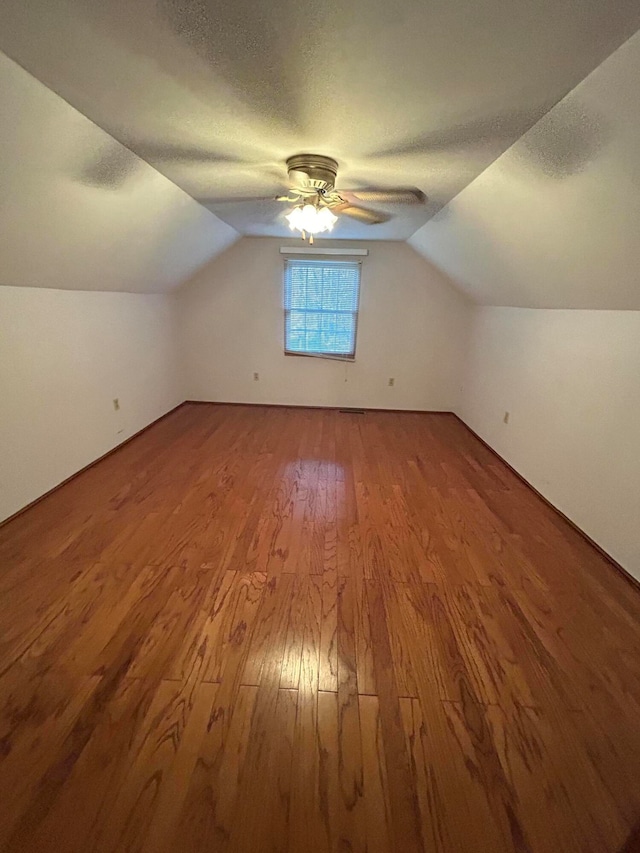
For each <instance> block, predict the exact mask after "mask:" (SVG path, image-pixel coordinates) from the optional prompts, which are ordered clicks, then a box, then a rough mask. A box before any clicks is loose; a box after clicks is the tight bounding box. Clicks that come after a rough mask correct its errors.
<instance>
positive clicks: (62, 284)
mask: <svg viewBox="0 0 640 853" xmlns="http://www.w3.org/2000/svg"><path fill="white" fill-rule="evenodd" d="M0 116H2V118H1V122H2V132H1V134H0V285H11V286H24V287H50V288H61V289H63V290H119V291H129V292H161V291H168V290H170V289H171V288H172V287H174V286H176V285H177V284H178V283H179V282H180V281H183V280H184V279H185V278H186V277H187V276H190V275H192V274H193V272H194V271H195V270H196V269H198V267H199V266H201V265H202V264H204V263H206V262H207V261H208V260H210V259H211V258H212V257H213V256H214V255H215V254H216V253H217V252H221V251H222V250H223V249H224V248H226V247H227V246H228V245H229V244H230V243H232V242H233V241H234V240H236V239H237V238H238V234H237V233H236V232H235V231H234V230H233V228H230V227H229V226H228V225H227V224H226V223H224V222H222V221H221V220H219V219H218V218H217V217H216V216H214V215H213V214H212V213H211V212H210V211H208V210H205V208H204V207H202V205H200V204H198V203H197V202H195V201H194V200H193V199H192V198H191V197H190V196H188V195H187V194H186V193H185V192H183V191H182V190H181V189H178V187H177V186H176V185H175V184H173V183H171V181H169V180H168V179H167V178H165V177H164V176H163V175H161V174H160V173H159V172H157V171H156V170H155V169H154V168H152V167H151V166H149V164H148V163H145V162H144V161H143V160H141V159H140V158H139V157H137V156H136V155H135V154H133V153H132V152H131V151H129V149H128V148H125V147H124V146H123V145H121V144H120V143H119V142H117V141H116V140H115V139H113V138H112V137H111V136H109V134H107V133H105V132H104V130H102V129H101V128H99V127H98V126H97V125H95V124H93V122H91V121H89V119H88V118H85V116H83V115H82V114H81V113H79V112H78V111H77V110H75V109H74V108H73V107H71V106H70V105H69V104H68V103H66V101H63V100H62V98H60V97H58V95H56V94H54V93H53V92H51V91H50V90H49V89H47V88H46V87H45V86H43V85H42V84H41V83H39V82H38V81H37V80H36V79H34V78H33V77H32V76H31V75H30V74H27V72H26V71H25V70H24V69H22V68H20V66H18V65H16V64H15V63H14V62H12V61H11V60H10V59H8V58H7V57H6V56H4V55H3V54H1V53H0Z"/></svg>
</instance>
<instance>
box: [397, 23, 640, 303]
mask: <svg viewBox="0 0 640 853" xmlns="http://www.w3.org/2000/svg"><path fill="white" fill-rule="evenodd" d="M639 93H640V32H639V33H637V34H636V35H635V36H633V37H632V38H631V39H629V41H627V42H626V43H625V44H624V45H622V47H620V48H619V50H617V51H616V52H615V53H614V54H613V55H612V56H611V57H609V59H607V60H606V61H605V62H604V63H603V64H602V65H601V66H600V67H599V68H597V69H596V70H595V71H594V72H593V73H592V74H591V75H590V76H589V77H587V79H586V80H584V82H582V83H581V84H580V85H579V86H577V87H576V88H575V89H574V90H573V91H572V92H571V93H570V94H569V95H567V97H566V98H564V100H563V101H561V102H560V103H559V104H558V105H557V106H555V107H554V108H553V109H552V110H551V111H550V112H549V113H548V114H547V115H546V116H544V118H542V119H541V120H540V121H539V122H538V123H537V124H536V125H535V126H534V127H533V128H532V129H531V130H530V131H529V132H528V133H527V134H525V135H524V136H523V137H522V139H520V140H519V141H518V142H517V143H516V144H515V145H513V147H512V148H510V149H509V151H507V152H506V153H505V154H504V155H503V156H502V157H501V158H500V159H499V160H497V161H496V162H495V163H494V164H493V165H492V166H490V167H489V168H488V169H487V170H486V171H485V172H483V174H482V175H480V177H478V178H477V179H476V180H475V181H474V182H473V183H472V184H471V185H470V186H468V187H467V188H466V189H465V190H463V191H462V192H461V193H460V194H459V195H458V196H457V197H456V198H455V199H454V200H453V201H452V202H451V203H450V204H449V205H447V207H445V208H444V209H443V210H442V211H440V213H439V214H438V215H437V216H436V217H435V218H434V219H432V220H431V221H430V222H429V223H427V224H426V225H425V226H424V227H423V228H421V229H420V230H419V231H418V232H417V233H416V234H415V235H414V236H413V237H412V238H411V239H410V240H409V242H410V244H411V245H412V246H413V247H414V249H416V250H417V251H419V252H420V253H422V254H423V255H425V256H426V257H428V258H429V259H430V260H431V261H433V262H434V263H436V264H437V265H438V266H439V267H440V268H441V269H442V270H444V271H445V272H446V273H447V274H448V275H449V276H450V277H451V278H452V279H454V280H455V281H456V282H457V283H458V284H459V285H460V286H461V287H463V289H464V290H465V291H466V292H467V293H468V294H469V295H470V296H471V297H472V298H473V299H474V300H476V301H477V302H482V303H486V304H489V305H511V306H525V307H532V308H595V309H627V310H640V272H639V271H640V100H639V98H640V94H639Z"/></svg>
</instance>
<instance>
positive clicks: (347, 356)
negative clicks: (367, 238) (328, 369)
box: [282, 258, 362, 361]
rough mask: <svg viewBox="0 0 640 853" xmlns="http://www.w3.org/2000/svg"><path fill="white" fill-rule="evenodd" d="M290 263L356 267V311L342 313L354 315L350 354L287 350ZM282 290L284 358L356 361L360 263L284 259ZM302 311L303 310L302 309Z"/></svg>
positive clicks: (354, 261)
mask: <svg viewBox="0 0 640 853" xmlns="http://www.w3.org/2000/svg"><path fill="white" fill-rule="evenodd" d="M291 262H293V263H296V264H299V263H303V264H307V263H309V264H319V265H322V264H323V263H324V264H326V265H327V266H329V265H330V266H340V264H344V265H345V266H346V265H348V266H349V267H353V266H357V267H358V299H357V303H356V309H355V311H345V312H344V313H345V314H352V315H354V319H355V323H354V332H353V350H352V351H351V352H350V353H348V354H342V353H332V352H326V353H325V352H298V351H296V350H289V349H287V319H288V315H289V313H290V310H291V309H289V308H287V307H286V276H287V264H288V263H291ZM282 289H283V294H282V295H283V307H284V311H283V319H284V326H283V338H284V341H283V349H284V354H285V355H286V356H301V357H302V358H328V359H333V360H334V361H355V360H356V350H357V346H358V325H359V320H360V292H361V289H362V261H360V260H355V259H353V258H350V259H349V260H347V259H346V258H345V260H344V261H340V260H335V261H334V260H331V261H323V260H322V259H321V258H307V259H304V260H303V259H302V258H285V259H284V270H283V277H282ZM298 310H301V309H298ZM302 310H304V309H302ZM309 310H311V309H309ZM315 313H322V311H321V310H320V311H319V310H318V309H316V311H315ZM327 313H330V314H335V313H336V312H335V311H329V312H327Z"/></svg>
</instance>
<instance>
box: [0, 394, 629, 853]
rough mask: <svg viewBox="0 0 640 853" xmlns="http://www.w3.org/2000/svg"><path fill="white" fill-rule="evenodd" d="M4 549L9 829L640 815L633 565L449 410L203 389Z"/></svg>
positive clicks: (58, 833)
mask: <svg viewBox="0 0 640 853" xmlns="http://www.w3.org/2000/svg"><path fill="white" fill-rule="evenodd" d="M0 559H1V561H2V571H1V572H0V595H1V601H2V607H1V612H0V673H1V674H0V758H1V761H2V764H1V769H0V849H5V850H9V851H38V853H42V851H64V853H71V851H78V852H79V851H82V853H87V851H133V850H135V851H146V853H156V851H177V853H190V851H205V850H207V851H209V850H213V851H292V853H308V852H309V851H364V850H367V851H370V853H384V851H402V853H412V851H421V850H425V851H455V853H466V852H467V851H469V853H471V851H473V853H477V851H486V853H503V851H519V853H521V851H531V853H538V851H539V853H558V851H563V853H564V851H569V853H591V851H593V853H596V851H598V853H599V851H602V853H613V851H618V850H620V849H621V848H623V846H624V845H625V843H626V841H627V838H628V837H629V836H630V833H631V832H632V827H633V826H634V825H635V824H636V822H637V820H638V818H640V593H639V592H638V591H637V590H636V589H634V588H633V587H632V586H631V584H629V583H628V582H627V581H625V579H624V578H623V577H622V576H621V575H620V574H619V573H617V572H616V571H615V570H614V569H613V568H612V567H611V566H610V565H608V564H607V563H606V562H605V561H604V560H603V558H602V557H601V556H600V555H599V554H598V553H597V552H596V551H595V550H594V549H593V548H592V547H591V546H589V545H588V544H587V543H586V542H585V541H584V540H583V539H582V538H581V537H580V536H579V535H578V534H577V533H576V532H575V531H574V530H572V529H571V528H570V527H569V525H568V524H567V523H566V522H564V521H563V520H562V519H561V518H560V517H559V516H557V515H556V514H555V513H554V512H553V511H552V510H551V509H550V508H549V507H547V506H546V505H545V504H544V503H543V502H542V501H541V500H540V499H539V498H537V497H536V496H535V495H534V494H533V493H532V492H531V491H530V490H529V489H527V488H526V487H525V486H524V485H523V484H522V483H521V482H520V481H519V480H518V479H517V478H516V477H515V476H514V475H513V474H512V473H511V472H510V471H509V470H508V469H507V468H506V467H505V466H504V465H503V464H502V463H500V461H499V460H497V459H496V458H495V457H494V456H493V455H492V454H491V453H490V452H489V451H488V450H487V449H486V448H485V447H483V446H482V444H481V443H480V442H479V441H478V440H477V439H475V438H474V437H473V436H472V435H471V434H470V433H469V432H468V431H467V430H466V429H465V428H464V427H463V425H462V424H460V423H459V422H458V421H457V420H456V419H455V418H454V417H452V416H448V415H417V414H394V413H375V414H374V413H367V414H365V415H357V414H343V413H340V412H336V411H314V410H303V409H277V408H248V407H233V406H205V405H185V406H183V407H182V408H180V409H179V410H177V411H176V412H174V413H173V414H171V415H170V416H169V417H167V418H166V419H164V420H163V421H161V422H160V423H158V424H157V425H155V426H154V427H152V428H151V429H150V430H148V431H147V432H146V433H144V434H143V435H142V436H140V437H139V438H136V439H135V440H134V441H132V442H131V443H130V444H128V445H126V446H125V447H123V448H122V449H121V450H119V451H118V452H117V453H115V454H114V455H112V456H110V457H108V458H107V459H105V460H104V461H102V462H100V463H99V464H98V465H96V466H95V467H93V468H91V469H89V470H88V471H86V472H84V473H83V474H82V475H80V476H79V477H78V478H76V479H75V480H73V481H71V482H70V483H68V484H67V485H65V486H64V487H62V488H61V489H60V490H59V491H57V492H56V493H55V494H53V495H51V496H49V497H48V498H46V499H45V500H43V501H42V502H41V503H39V504H38V505H37V506H35V507H34V508H32V509H30V510H29V511H28V512H26V513H25V514H23V515H22V516H19V517H18V518H16V519H14V520H13V521H11V522H10V523H9V524H8V525H6V526H5V527H4V528H2V529H0ZM636 840H637V836H636ZM629 843H630V844H634V845H635V843H636V842H633V840H632V838H631V840H630V842H629ZM625 849H627V850H633V849H637V848H636V847H635V846H632V847H627V848H625Z"/></svg>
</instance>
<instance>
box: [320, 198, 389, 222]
mask: <svg viewBox="0 0 640 853" xmlns="http://www.w3.org/2000/svg"><path fill="white" fill-rule="evenodd" d="M331 210H333V211H334V212H336V213H344V214H345V215H346V216H350V217H351V218H352V219H358V220H359V221H360V222H364V223H366V224H367V225H379V224H380V223H382V222H388V221H389V220H390V219H391V217H390V216H389V215H388V214H386V213H379V212H378V211H377V210H367V209H366V208H364V207H358V206H357V205H355V204H349V202H345V203H344V204H339V205H336V206H335V207H332V208H331Z"/></svg>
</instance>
